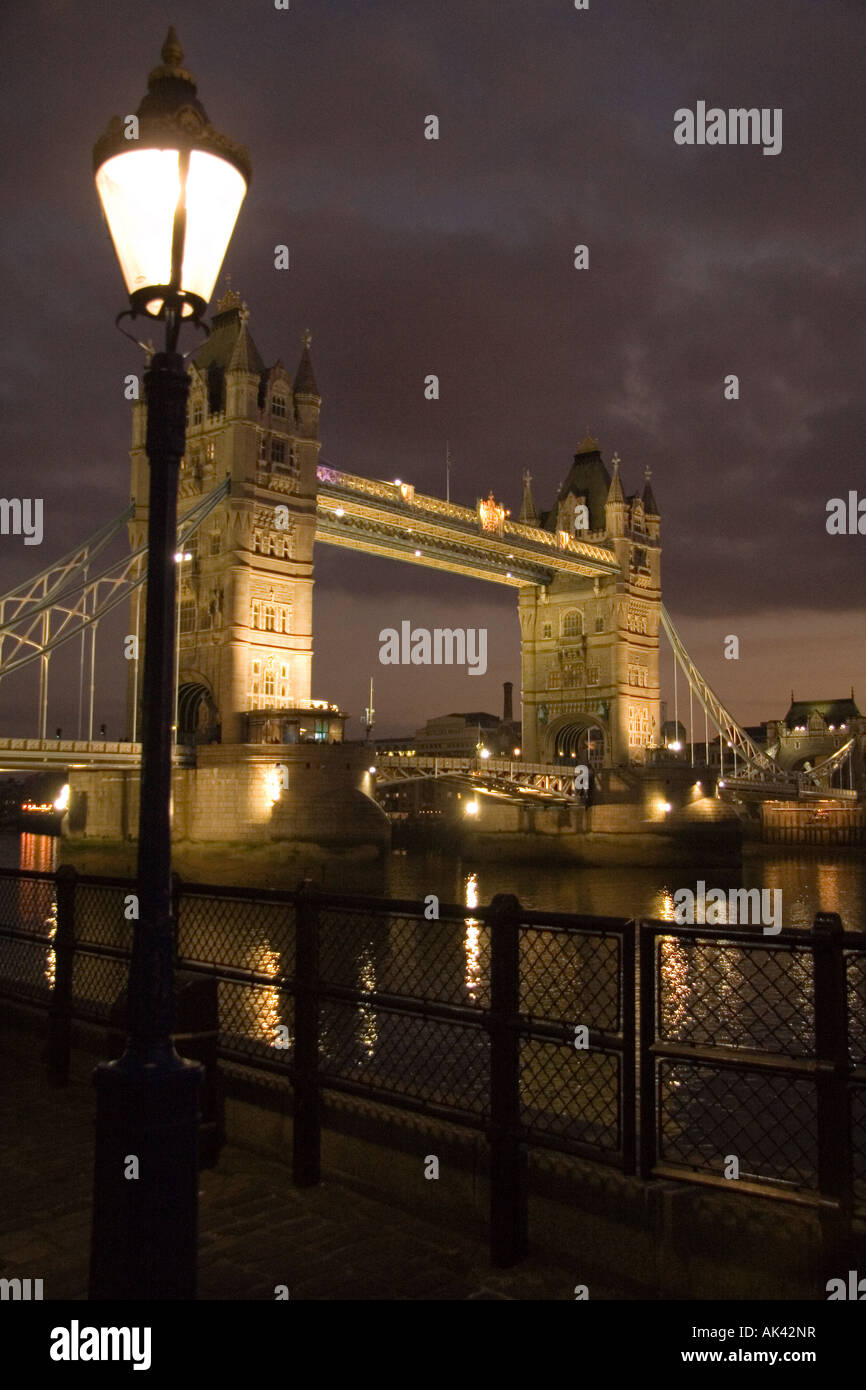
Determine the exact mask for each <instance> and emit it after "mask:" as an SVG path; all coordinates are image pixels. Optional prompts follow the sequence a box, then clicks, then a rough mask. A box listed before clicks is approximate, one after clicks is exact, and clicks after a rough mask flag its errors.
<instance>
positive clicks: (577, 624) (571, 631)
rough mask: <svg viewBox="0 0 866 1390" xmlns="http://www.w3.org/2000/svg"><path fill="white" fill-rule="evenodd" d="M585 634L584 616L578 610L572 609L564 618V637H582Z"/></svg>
mask: <svg viewBox="0 0 866 1390" xmlns="http://www.w3.org/2000/svg"><path fill="white" fill-rule="evenodd" d="M582 634H583V614H582V613H581V612H580V610H579V609H578V608H570V609H569V610H568V612H567V613H564V614H563V617H562V635H563V637H580V636H582Z"/></svg>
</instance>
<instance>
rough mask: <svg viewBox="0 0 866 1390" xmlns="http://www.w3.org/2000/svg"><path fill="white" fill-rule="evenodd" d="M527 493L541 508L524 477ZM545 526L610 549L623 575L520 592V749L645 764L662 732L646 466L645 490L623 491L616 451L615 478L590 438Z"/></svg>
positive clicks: (653, 535)
mask: <svg viewBox="0 0 866 1390" xmlns="http://www.w3.org/2000/svg"><path fill="white" fill-rule="evenodd" d="M524 493H525V495H524V510H526V509H527V508H528V507H529V508H531V509H532V510H533V511H534V503H533V502H532V498H531V495H529V494H528V482H527V481H526V480H524ZM527 496H529V501H528V502H527V500H526V499H527ZM579 508H583V511H581V510H579ZM587 513H588V519H589V526H588V528H587V527H586V526H585V525H584V526H583V527H581V526H580V525H579V523H580V520H581V518H582V519H583V521H584V522H585V521H586V517H587ZM540 525H541V526H543V527H545V528H546V529H547V530H548V531H551V530H554V531H557V530H561V529H563V528H565V529H566V530H568V532H569V534H574V536H575V538H576V539H581V540H585V539H591V540H592V542H593V543H595V544H598V545H601V546H605V547H607V548H608V549H609V550H611V551H612V552H613V554H614V556H615V557H616V561H617V563H618V565H619V574H618V575H611V576H609V577H608V576H602V577H598V578H594V579H592V578H582V577H579V576H571V575H563V574H559V575H557V577H556V578H555V579H554V581H553V582H552V584H550V585H549V586H543V587H541V586H535V585H526V586H525V587H523V588H522V589H521V590H520V598H519V615H520V631H521V637H522V644H521V645H522V685H523V735H522V740H523V756H524V758H526V759H528V760H530V761H533V762H549V761H555V760H557V759H558V758H559V759H562V758H568V759H569V760H570V759H571V756H572V754H574V755H575V761H577V760H578V759H591V760H592V761H594V762H602V761H603V762H604V764H605V765H607V766H616V765H619V766H621V765H623V764H626V763H629V762H643V761H644V760H645V756H646V749H647V748H648V747H650V746H652V745H653V744H655V743H657V742H658V740H659V736H660V732H661V716H660V706H659V643H658V631H659V618H660V608H661V545H660V542H659V532H660V517H659V513H658V509H657V506H656V502H655V498H654V496H653V492H652V487H651V486H650V480H649V471H648V470H647V475H646V485H645V487H644V491H643V496H642V497H639V496H632V497H628V498H627V497H626V496H625V494H624V492H623V489H622V484H621V482H620V477H619V459H618V458H616V457H614V472H613V478H611V475H610V473H609V472H608V470H607V468H606V467H605V464H604V462H603V459H602V456H601V453H600V452H599V449H598V445H597V443H596V441H595V440H594V439H589V438H588V439H586V440H584V442H583V444H581V445H580V446H579V448H578V451H577V453H576V454H575V456H574V463H573V465H572V468H571V471H570V473H569V475H568V477H567V478H566V480H565V482H564V484H563V486H562V488H561V490H560V493H559V496H558V497H557V499H556V502H555V503H554V506H553V507H552V508H551V510H550V511H549V512H547V513H542V514H541V516H540ZM575 528H576V529H575Z"/></svg>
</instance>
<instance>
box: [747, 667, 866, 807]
mask: <svg viewBox="0 0 866 1390" xmlns="http://www.w3.org/2000/svg"><path fill="white" fill-rule="evenodd" d="M851 738H853V739H854V759H853V765H854V778H855V785H858V784H859V781H860V780H862V776H863V757H864V750H866V719H864V717H863V715H861V713H860V711H859V709H858V708H857V705H856V703H855V700H854V687H853V686H852V687H851V694H850V696H849V698H848V699H842V700H795V699H794V692H793V690H792V691H791V705H790V708H789V710H788V713H787V714H786V715H785V717H784V719H768V720H767V752H768V753H769V754H770V755H771V757H774V758H775V759H776V762H778V763H779V764H780V766H781V767H784V768H786V769H787V770H789V771H794V772H800V771H803V770H804V769H805V768H813V767H815V766H816V765H817V764H818V763H821V762H823V761H824V759H825V758H829V757H830V755H831V754H832V753H835V752H836V749H837V748H841V747H842V745H843V744H845V743H847V742H848V741H849V739H851Z"/></svg>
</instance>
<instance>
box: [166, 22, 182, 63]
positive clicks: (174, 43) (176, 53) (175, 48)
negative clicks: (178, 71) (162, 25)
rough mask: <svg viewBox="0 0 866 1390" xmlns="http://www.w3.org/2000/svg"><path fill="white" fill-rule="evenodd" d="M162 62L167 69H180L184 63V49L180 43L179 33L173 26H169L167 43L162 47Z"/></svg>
mask: <svg viewBox="0 0 866 1390" xmlns="http://www.w3.org/2000/svg"><path fill="white" fill-rule="evenodd" d="M162 61H163V62H164V63H165V65H166V67H167V68H179V67H180V65H181V63H182V62H183V49H182V48H181V46H180V43H179V42H178V37H177V32H176V30H175V27H174V25H173V24H171V25H170V26H169V30H168V33H167V34H166V36H165V43H164V44H163V45H162Z"/></svg>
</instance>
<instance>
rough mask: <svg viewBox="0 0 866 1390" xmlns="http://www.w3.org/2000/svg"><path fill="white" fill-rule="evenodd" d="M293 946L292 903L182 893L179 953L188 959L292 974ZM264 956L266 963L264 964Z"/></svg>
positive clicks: (273, 972)
mask: <svg viewBox="0 0 866 1390" xmlns="http://www.w3.org/2000/svg"><path fill="white" fill-rule="evenodd" d="M294 949H295V909H294V905H293V904H291V903H280V902H277V903H275V902H268V901H262V902H257V901H256V899H255V898H254V897H249V898H235V897H231V898H220V897H212V896H210V895H209V894H204V893H188V892H183V893H182V894H181V899H180V908H179V921H178V954H179V955H181V956H182V957H184V958H185V959H187V960H199V961H209V962H211V963H213V964H215V965H233V966H237V967H239V968H241V969H245V970H262V969H264V970H265V973H266V974H273V975H284V976H286V977H289V978H290V977H291V975H292V973H293V970H294V964H293V962H294ZM263 961H267V962H268V964H267V965H266V966H264V965H263V964H262V962H263ZM272 967H273V968H272Z"/></svg>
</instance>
